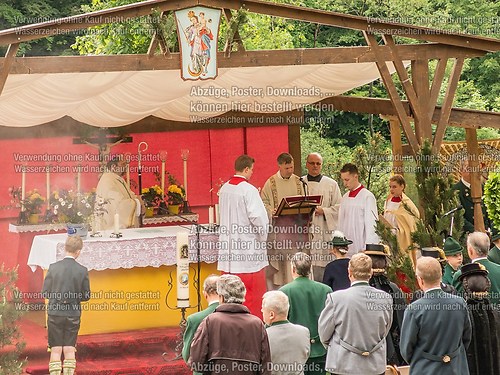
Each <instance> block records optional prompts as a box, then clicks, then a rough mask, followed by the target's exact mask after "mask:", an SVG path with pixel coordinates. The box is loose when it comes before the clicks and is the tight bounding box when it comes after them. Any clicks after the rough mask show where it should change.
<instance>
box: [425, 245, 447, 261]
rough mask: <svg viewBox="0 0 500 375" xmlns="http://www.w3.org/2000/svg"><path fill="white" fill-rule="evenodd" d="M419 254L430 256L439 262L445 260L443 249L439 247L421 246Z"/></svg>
mask: <svg viewBox="0 0 500 375" xmlns="http://www.w3.org/2000/svg"><path fill="white" fill-rule="evenodd" d="M420 254H421V255H422V256H423V257H431V258H435V259H437V260H439V261H440V262H443V261H446V257H445V255H444V251H443V250H442V249H440V248H439V247H436V246H434V247H422V248H421V249H420Z"/></svg>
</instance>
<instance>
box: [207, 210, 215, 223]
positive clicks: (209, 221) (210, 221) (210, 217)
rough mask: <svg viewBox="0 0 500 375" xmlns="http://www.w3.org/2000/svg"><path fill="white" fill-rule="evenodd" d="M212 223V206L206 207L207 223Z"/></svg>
mask: <svg viewBox="0 0 500 375" xmlns="http://www.w3.org/2000/svg"><path fill="white" fill-rule="evenodd" d="M213 223H214V208H213V206H210V207H208V224H213Z"/></svg>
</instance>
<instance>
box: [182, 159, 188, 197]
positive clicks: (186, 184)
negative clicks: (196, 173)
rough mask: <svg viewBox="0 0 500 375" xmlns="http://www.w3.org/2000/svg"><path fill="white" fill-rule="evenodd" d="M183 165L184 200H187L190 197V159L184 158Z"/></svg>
mask: <svg viewBox="0 0 500 375" xmlns="http://www.w3.org/2000/svg"><path fill="white" fill-rule="evenodd" d="M182 164H183V167H184V192H185V194H184V200H186V201H187V199H188V198H187V197H188V161H187V159H184V160H183V162H182Z"/></svg>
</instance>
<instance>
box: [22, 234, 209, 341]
mask: <svg viewBox="0 0 500 375" xmlns="http://www.w3.org/2000/svg"><path fill="white" fill-rule="evenodd" d="M194 228H195V227H194V226H193V227H190V226H168V227H150V228H135V229H123V230H122V234H123V237H121V238H110V232H102V237H87V239H85V240H84V245H83V249H82V251H81V253H80V256H79V257H78V262H79V263H80V264H82V265H84V266H85V267H87V268H88V270H89V276H90V289H91V292H92V297H91V300H90V301H89V302H84V303H82V310H83V311H82V319H81V322H82V323H81V328H80V334H91V333H109V332H119V331H128V330H133V329H142V328H153V327H168V326H177V325H178V324H179V322H180V319H181V314H180V311H179V310H171V309H169V308H168V307H167V306H166V298H167V291H168V290H169V285H168V283H169V280H170V281H171V283H172V284H173V288H172V290H171V292H170V293H169V296H168V304H169V306H171V307H175V306H176V285H177V284H176V266H175V265H176V235H177V233H180V232H188V233H189V259H190V262H191V267H190V280H191V282H190V305H191V306H195V305H196V303H197V295H196V290H195V288H194V286H193V283H194V281H195V271H196V261H197V248H196V246H197V241H196V233H195V229H194ZM66 238H67V235H66V234H63V233H61V234H50V235H40V236H35V238H34V239H33V244H32V246H31V251H30V254H29V257H28V262H27V263H28V266H30V267H31V269H32V270H33V271H34V270H35V269H36V268H37V267H41V268H42V269H44V270H47V269H48V267H49V265H50V264H52V263H54V262H56V261H58V260H60V259H62V258H63V257H64V242H65V240H66ZM217 254H218V235H217V234H215V233H212V232H207V231H202V233H200V259H201V262H202V263H201V273H200V275H201V282H202V283H203V280H204V279H205V277H207V276H208V275H209V274H212V273H218V271H217V269H216V267H217V265H216V260H217ZM202 302H203V303H205V301H203V298H202ZM195 311H197V310H196V308H195V307H193V308H191V309H188V314H190V313H192V312H195Z"/></svg>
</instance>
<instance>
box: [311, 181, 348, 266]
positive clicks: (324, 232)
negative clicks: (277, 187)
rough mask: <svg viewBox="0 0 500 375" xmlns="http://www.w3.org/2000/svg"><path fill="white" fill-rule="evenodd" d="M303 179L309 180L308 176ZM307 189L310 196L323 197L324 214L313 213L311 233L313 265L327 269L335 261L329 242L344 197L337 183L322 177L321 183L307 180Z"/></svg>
mask: <svg viewBox="0 0 500 375" xmlns="http://www.w3.org/2000/svg"><path fill="white" fill-rule="evenodd" d="M303 178H305V179H307V176H304V177H303ZM307 187H308V192H307V194H308V195H322V196H323V201H322V202H321V207H322V208H323V212H324V214H323V215H316V214H315V213H313V218H312V223H311V232H310V233H311V256H312V258H313V265H315V266H321V267H325V266H326V265H327V264H328V263H329V262H331V261H332V260H333V257H332V256H330V254H329V253H330V250H329V246H328V244H327V242H328V241H331V240H332V232H333V231H334V230H335V229H336V228H337V223H338V216H339V209H340V201H341V199H342V195H341V193H340V188H339V185H338V184H337V182H336V181H335V180H333V179H331V178H330V177H326V176H322V177H321V180H320V182H315V181H309V180H307Z"/></svg>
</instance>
